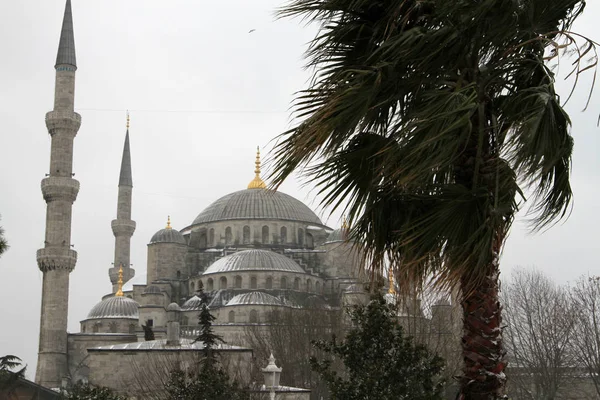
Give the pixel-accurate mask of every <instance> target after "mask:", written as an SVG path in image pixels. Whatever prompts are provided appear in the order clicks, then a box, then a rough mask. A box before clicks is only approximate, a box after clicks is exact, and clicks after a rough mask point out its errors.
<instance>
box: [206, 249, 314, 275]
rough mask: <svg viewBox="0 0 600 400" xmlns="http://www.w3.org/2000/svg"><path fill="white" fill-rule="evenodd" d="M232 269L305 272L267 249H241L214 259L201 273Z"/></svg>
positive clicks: (287, 259)
mask: <svg viewBox="0 0 600 400" xmlns="http://www.w3.org/2000/svg"><path fill="white" fill-rule="evenodd" d="M234 271H281V272H294V273H305V272H304V270H303V269H302V267H301V266H300V265H298V263H297V262H295V261H294V260H292V259H291V258H288V257H286V256H284V255H282V254H278V253H274V252H272V251H269V250H259V249H252V250H243V251H239V252H237V253H233V254H230V255H228V256H225V257H223V258H220V259H218V260H217V261H215V262H214V263H213V264H212V265H211V266H210V267H208V268H207V269H206V271H204V273H203V274H202V275H210V274H217V273H223V272H234Z"/></svg>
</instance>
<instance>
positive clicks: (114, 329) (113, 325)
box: [108, 322, 117, 333]
mask: <svg viewBox="0 0 600 400" xmlns="http://www.w3.org/2000/svg"><path fill="white" fill-rule="evenodd" d="M108 329H109V330H110V333H117V323H116V322H111V323H110V324H109V325H108Z"/></svg>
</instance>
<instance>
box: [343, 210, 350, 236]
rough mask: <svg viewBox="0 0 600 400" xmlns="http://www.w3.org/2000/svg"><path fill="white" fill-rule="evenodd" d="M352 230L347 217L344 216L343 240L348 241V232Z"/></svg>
mask: <svg viewBox="0 0 600 400" xmlns="http://www.w3.org/2000/svg"><path fill="white" fill-rule="evenodd" d="M349 230H350V226H349V225H348V220H347V219H346V216H345V215H342V239H344V240H346V239H348V231H349Z"/></svg>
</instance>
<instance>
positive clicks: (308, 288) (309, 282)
mask: <svg viewBox="0 0 600 400" xmlns="http://www.w3.org/2000/svg"><path fill="white" fill-rule="evenodd" d="M306 291H307V292H312V281H311V280H310V279H307V280H306Z"/></svg>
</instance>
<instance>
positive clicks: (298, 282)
mask: <svg viewBox="0 0 600 400" xmlns="http://www.w3.org/2000/svg"><path fill="white" fill-rule="evenodd" d="M294 290H300V278H296V279H294Z"/></svg>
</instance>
